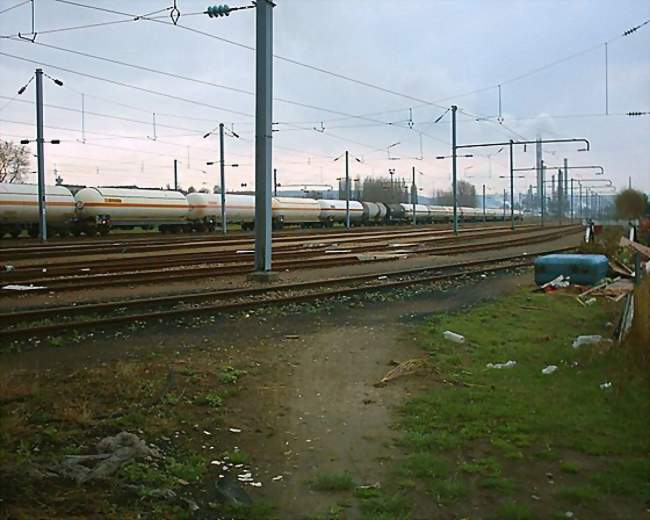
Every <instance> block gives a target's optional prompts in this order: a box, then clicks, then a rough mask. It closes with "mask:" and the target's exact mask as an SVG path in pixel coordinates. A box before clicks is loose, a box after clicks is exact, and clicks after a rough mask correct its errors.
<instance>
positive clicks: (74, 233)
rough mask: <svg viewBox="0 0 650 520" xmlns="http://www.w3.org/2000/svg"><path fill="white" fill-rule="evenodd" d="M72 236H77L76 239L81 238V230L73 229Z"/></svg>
mask: <svg viewBox="0 0 650 520" xmlns="http://www.w3.org/2000/svg"><path fill="white" fill-rule="evenodd" d="M72 234H73V235H74V236H76V237H80V236H81V229H78V228H73V229H72Z"/></svg>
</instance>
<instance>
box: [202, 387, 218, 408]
mask: <svg viewBox="0 0 650 520" xmlns="http://www.w3.org/2000/svg"><path fill="white" fill-rule="evenodd" d="M197 403H198V404H204V405H207V406H209V407H210V408H221V406H223V397H221V395H219V394H218V393H217V392H214V391H212V392H208V393H207V394H205V395H203V396H201V397H199V398H198V399H197Z"/></svg>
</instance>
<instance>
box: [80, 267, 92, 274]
mask: <svg viewBox="0 0 650 520" xmlns="http://www.w3.org/2000/svg"><path fill="white" fill-rule="evenodd" d="M79 270H80V271H83V272H84V273H87V272H88V271H90V267H82V268H81V269H79Z"/></svg>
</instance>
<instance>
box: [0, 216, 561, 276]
mask: <svg viewBox="0 0 650 520" xmlns="http://www.w3.org/2000/svg"><path fill="white" fill-rule="evenodd" d="M547 229H548V230H553V229H556V228H547ZM532 230H539V228H537V227H535V228H532ZM530 231H531V228H523V229H517V230H516V231H514V232H512V231H511V230H510V228H492V229H487V230H464V231H463V232H462V233H461V234H460V235H459V236H455V235H454V234H453V233H452V232H450V231H428V232H424V231H420V232H418V233H412V234H410V235H409V236H408V237H407V238H408V244H400V243H399V242H398V243H396V244H389V245H388V246H387V241H390V240H392V239H400V238H403V235H402V234H399V235H393V234H381V235H371V236H366V235H363V236H359V237H349V236H344V237H343V238H342V239H336V242H334V241H322V240H321V241H314V242H307V243H305V242H304V239H301V240H300V241H291V242H281V243H276V244H275V245H274V258H276V259H278V258H279V259H283V258H291V257H293V256H295V255H300V256H302V257H303V258H307V257H312V258H313V257H316V256H320V255H324V254H340V253H342V252H345V251H349V252H354V253H357V254H358V253H366V252H371V251H380V250H387V247H388V248H390V249H392V250H408V251H409V252H414V251H413V250H414V248H418V247H422V246H423V244H429V243H432V242H436V243H438V244H443V243H450V242H453V241H455V240H458V239H470V238H492V237H499V236H502V235H512V234H521V233H525V232H530ZM346 244H347V245H346ZM241 245H243V246H249V247H252V244H251V243H250V242H246V243H244V244H241ZM390 249H388V250H390ZM252 257H253V250H252V249H248V248H244V249H236V248H232V249H231V248H228V249H226V250H223V251H214V252H212V251H201V252H198V253H194V252H170V253H166V254H164V255H159V256H156V257H155V258H154V257H152V256H140V257H127V258H116V259H96V260H91V259H87V260H82V261H71V262H65V263H57V264H42V263H32V264H22V265H21V266H20V267H19V268H17V269H15V270H14V271H11V272H8V273H3V274H0V280H2V281H5V282H7V281H20V280H27V279H30V278H34V277H37V278H38V277H40V278H47V279H51V278H53V277H56V276H74V275H83V274H89V273H91V272H92V274H105V273H109V272H113V273H114V272H126V271H134V270H137V269H147V268H151V267H152V264H154V265H155V267H156V268H169V267H174V266H189V265H197V264H225V263H238V262H246V261H248V260H249V259H250V258H252ZM44 270H46V271H45V272H47V277H43V276H42V274H43V272H44ZM41 281H42V280H41Z"/></svg>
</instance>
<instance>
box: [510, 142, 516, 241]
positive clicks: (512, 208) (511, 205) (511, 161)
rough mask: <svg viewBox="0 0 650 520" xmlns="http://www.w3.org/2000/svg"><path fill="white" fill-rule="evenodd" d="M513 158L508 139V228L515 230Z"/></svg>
mask: <svg viewBox="0 0 650 520" xmlns="http://www.w3.org/2000/svg"><path fill="white" fill-rule="evenodd" d="M514 167H515V158H514V152H513V149H512V139H510V229H512V230H513V231H514V230H515V174H514Z"/></svg>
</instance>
